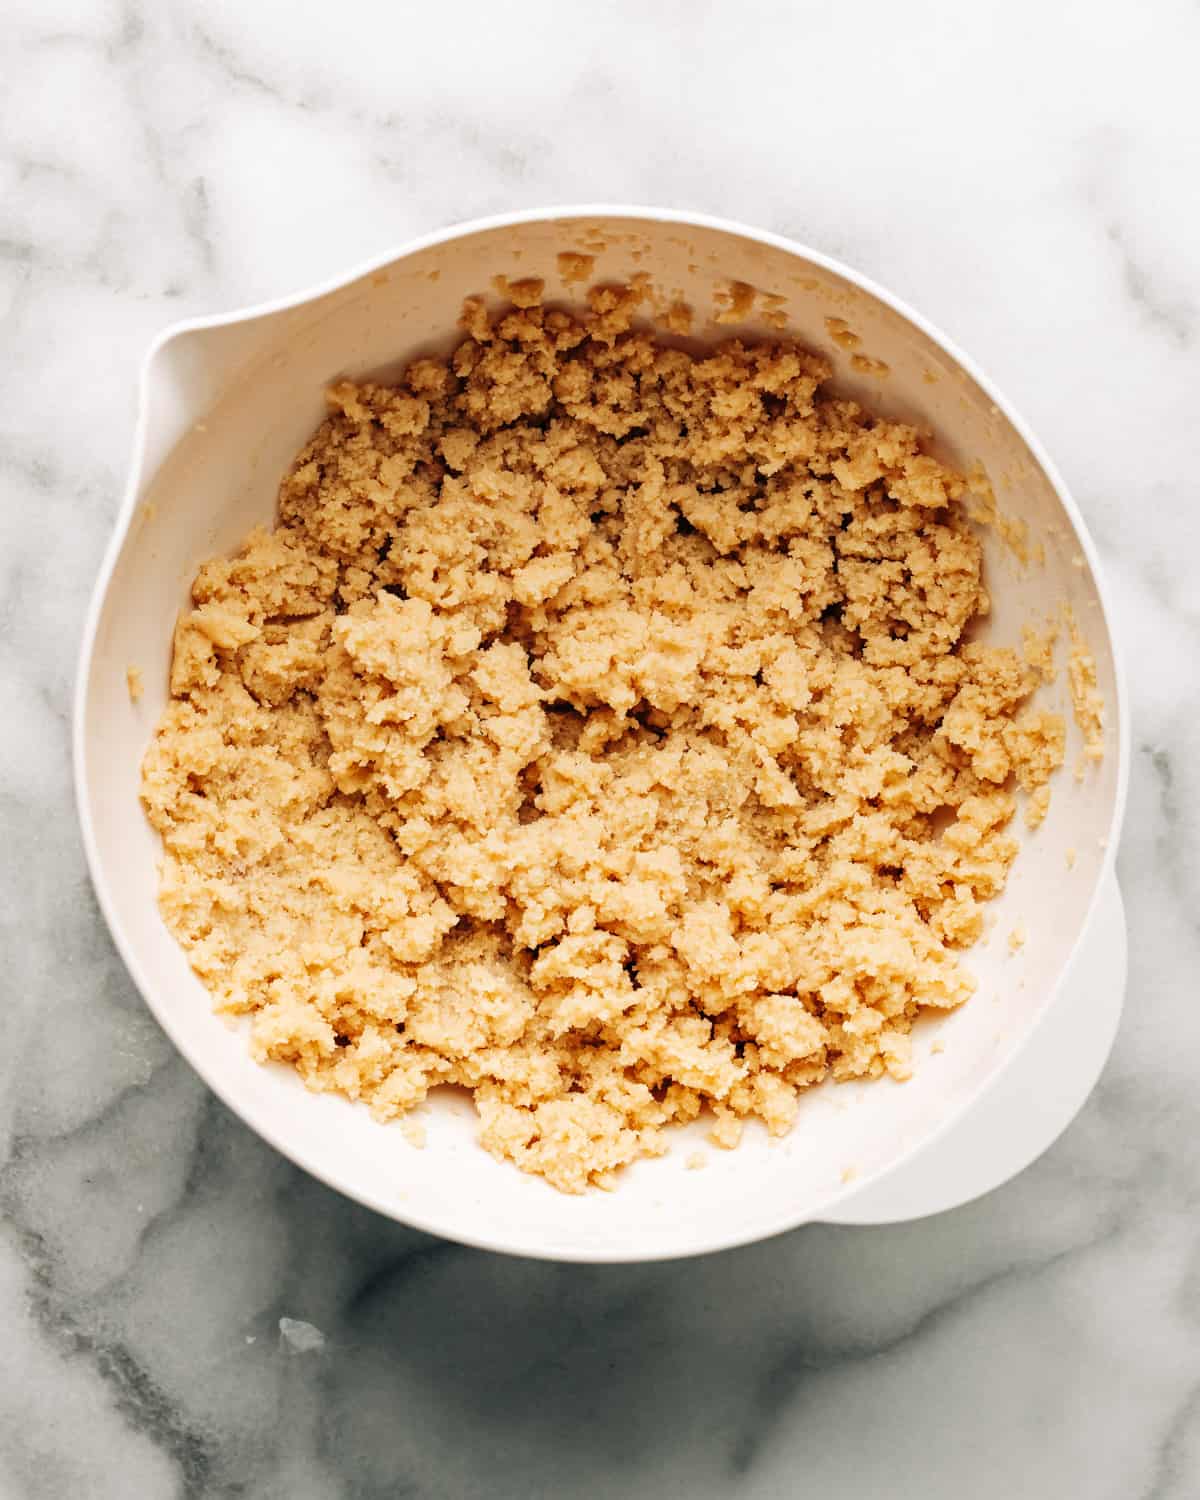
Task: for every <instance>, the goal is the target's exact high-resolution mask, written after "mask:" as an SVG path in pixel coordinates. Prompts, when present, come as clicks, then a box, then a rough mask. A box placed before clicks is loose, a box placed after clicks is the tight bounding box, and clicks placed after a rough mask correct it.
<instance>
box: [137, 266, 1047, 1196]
mask: <svg viewBox="0 0 1200 1500" xmlns="http://www.w3.org/2000/svg"><path fill="white" fill-rule="evenodd" d="M509 292H510V296H511V298H512V300H513V301H515V302H518V303H519V304H521V305H518V306H516V307H510V308H509V310H507V311H504V312H503V313H499V314H495V315H489V314H488V313H487V311H486V310H485V308H484V306H483V305H482V304H481V303H472V304H469V305H468V308H467V310H466V315H465V320H464V323H465V329H466V336H465V337H464V339H463V341H462V342H461V343H460V344H459V346H458V348H457V349H456V350H455V351H454V353H453V355H452V356H451V357H450V358H449V359H447V360H445V361H435V360H428V359H425V360H420V361H418V362H416V363H414V364H412V365H410V366H409V368H408V369H407V371H406V372H405V375H404V377H403V379H402V380H401V381H400V382H399V384H397V385H388V386H384V385H375V384H370V383H365V384H351V383H349V382H346V383H342V384H339V385H337V386H335V387H334V389H333V390H332V391H331V392H330V397H329V406H330V414H329V417H328V419H327V420H326V421H325V422H324V423H323V425H322V426H321V427H320V428H319V430H318V431H317V432H316V434H315V435H314V437H313V438H312V440H311V441H310V442H309V443H308V445H307V446H306V447H305V448H304V450H303V451H302V452H301V453H300V455H299V457H298V458H297V459H296V462H295V464H294V466H293V468H292V470H291V472H290V473H289V474H288V475H287V477H286V478H285V479H284V481H283V485H282V488H281V491H280V499H279V521H278V526H277V529H276V530H275V531H274V532H273V533H270V534H268V533H266V532H264V531H256V532H254V533H253V534H252V535H251V536H250V537H249V538H248V539H247V541H246V543H245V545H244V546H243V548H242V550H241V551H240V552H239V553H238V554H237V556H236V557H233V558H230V559H221V560H217V561H214V562H210V563H207V564H206V565H205V566H204V567H203V568H201V570H200V572H199V574H198V576H197V578H196V580H195V584H194V587H193V591H192V593H193V605H194V607H193V608H192V609H191V611H190V612H189V613H187V614H185V615H184V617H183V618H182V619H181V621H180V624H179V627H178V632H177V635H176V641H175V655H174V665H173V670H172V679H171V701H170V704H169V706H168V709H167V711H166V713H165V715H164V717H163V720H162V722H161V724H160V725H159V728H158V731H157V735H156V738H155V740H154V742H153V744H152V746H151V748H150V750H149V752H148V754H147V757H146V761H145V768H144V782H143V795H144V798H145V803H146V806H147V808H148V810H149V814H150V817H151V819H152V821H153V823H154V825H155V827H156V828H157V829H158V830H159V831H160V832H161V834H162V838H163V843H164V848H165V858H164V864H163V872H162V888H161V904H162V911H163V914H164V917H165V919H166V921H167V923H168V925H169V927H170V929H171V931H172V932H173V933H174V934H175V935H176V936H177V938H178V939H179V941H180V942H181V943H182V944H183V945H184V946H185V948H186V949H187V951H188V953H189V956H190V959H191V962H192V965H193V967H194V968H195V970H196V972H197V973H198V974H199V976H200V978H201V979H202V980H203V982H204V983H205V984H206V985H207V986H208V988H209V989H210V990H211V991H212V992H213V993H214V994H215V996H216V997H217V1000H218V1002H219V1005H220V1006H221V1008H222V1009H225V1010H227V1011H231V1012H248V1013H251V1014H252V1016H253V1045H254V1047H255V1049H256V1052H257V1054H258V1055H259V1056H260V1057H262V1058H276V1059H282V1060H284V1061H286V1062H289V1063H292V1064H294V1065H295V1066H296V1068H297V1069H298V1070H299V1071H300V1073H301V1074H302V1075H303V1077H304V1079H305V1080H306V1081H307V1082H308V1083H309V1084H310V1086H312V1087H314V1088H318V1089H330V1090H337V1091H339V1092H342V1093H345V1094H348V1095H350V1096H351V1097H353V1098H358V1099H364V1100H366V1101H367V1102H368V1103H369V1105H370V1106H371V1108H372V1109H373V1110H374V1111H375V1113H376V1114H377V1115H378V1116H379V1117H381V1118H384V1119H387V1118H391V1117H394V1116H399V1115H402V1114H404V1113H405V1112H406V1111H408V1110H411V1109H412V1108H413V1106H414V1105H416V1104H418V1103H419V1102H420V1101H421V1100H422V1099H424V1097H425V1095H426V1094H427V1092H428V1091H429V1090H430V1089H431V1088H433V1087H435V1086H437V1085H439V1084H457V1085H461V1086H463V1087H465V1088H467V1089H470V1090H471V1091H472V1093H473V1095H474V1100H475V1105H476V1108H477V1109H478V1112H479V1117H480V1121H481V1136H480V1138H481V1140H482V1142H483V1144H484V1145H485V1146H486V1147H487V1148H488V1149H489V1150H490V1151H492V1152H494V1153H495V1154H497V1155H498V1156H502V1157H507V1158H509V1159H511V1160H512V1161H514V1162H515V1163H516V1164H517V1165H518V1166H520V1167H522V1168H523V1169H525V1170H526V1171H530V1172H534V1173H540V1174H542V1175H544V1176H545V1177H547V1178H548V1179H549V1180H550V1181H551V1182H552V1183H553V1184H554V1185H555V1186H557V1187H559V1188H562V1189H565V1190H567V1191H570V1192H577V1191H580V1190H582V1189H584V1188H585V1187H586V1186H587V1185H588V1184H589V1183H600V1184H608V1183H609V1182H610V1181H611V1178H610V1175H609V1174H611V1173H612V1172H613V1170H614V1169H615V1168H617V1167H619V1166H621V1165H622V1164H624V1163H627V1162H630V1161H632V1160H633V1159H634V1158H636V1157H638V1156H641V1155H646V1154H654V1153H658V1152H661V1151H662V1150H663V1149H664V1144H665V1143H664V1136H663V1127H664V1126H667V1125H669V1124H671V1123H672V1122H674V1121H685V1120H690V1119H693V1118H694V1117H695V1116H697V1115H698V1114H699V1112H700V1111H701V1110H702V1109H705V1108H707V1109H708V1110H710V1111H711V1115H712V1135H713V1139H714V1140H715V1141H716V1142H717V1144H720V1145H733V1144H735V1143H736V1141H737V1139H738V1136H739V1133H740V1130H741V1125H742V1121H743V1120H744V1119H745V1118H746V1117H749V1116H757V1117H759V1118H760V1119H761V1120H763V1121H765V1123H766V1125H767V1127H768V1129H769V1130H771V1131H772V1132H773V1133H781V1132H783V1131H786V1130H787V1128H788V1126H789V1125H790V1124H791V1121H792V1118H793V1115H794V1113H795V1110H796V1099H797V1094H798V1092H799V1091H800V1090H801V1089H804V1088H807V1087H808V1086H809V1085H811V1084H813V1083H815V1082H817V1081H818V1080H819V1079H822V1078H825V1077H826V1076H830V1075H831V1076H833V1077H834V1078H838V1079H846V1078H855V1077H862V1076H864V1075H869V1076H878V1075H880V1074H882V1073H883V1072H885V1071H886V1072H888V1073H890V1074H892V1075H893V1076H895V1077H898V1078H903V1077H904V1076H906V1074H907V1072H908V1069H909V1035H908V1034H909V1031H910V1028H911V1026H912V1022H913V1019H914V1017H915V1016H916V1015H917V1014H918V1012H919V1011H921V1010H922V1009H923V1008H925V1007H934V1008H937V1009H948V1008H950V1007H952V1006H956V1005H958V1004H959V1003H960V1002H961V1001H963V1000H964V999H966V997H967V996H968V994H969V993H970V991H971V988H972V982H971V980H970V978H969V977H968V975H967V973H966V972H965V971H964V969H963V967H962V965H961V963H960V959H959V956H958V955H959V952H960V950H962V949H963V948H965V947H967V946H968V945H969V944H971V943H972V942H973V941H974V940H975V938H976V937H977V936H978V935H979V932H980V925H981V903H982V902H984V901H986V900H987V899H988V898H989V897H991V896H993V895H995V894H996V893H997V892H998V891H999V890H1000V889H1001V887H1002V886H1003V884H1004V881H1005V877H1006V874H1007V871H1008V868H1009V865H1010V863H1011V862H1012V859H1013V857H1014V855H1015V853H1016V849H1017V844H1016V841H1015V839H1014V838H1013V837H1012V836H1011V833H1010V832H1009V825H1010V823H1011V821H1012V818H1013V813H1014V807H1015V788H1016V787H1017V786H1023V787H1024V788H1025V789H1026V790H1030V791H1035V792H1036V791H1038V789H1039V788H1043V787H1044V786H1045V784H1046V782H1047V779H1048V778H1049V776H1050V774H1051V772H1052V770H1053V769H1054V768H1055V767H1056V766H1057V765H1058V764H1059V762H1060V761H1061V759H1062V753H1063V725H1062V722H1061V720H1060V719H1058V718H1057V717H1054V716H1051V715H1048V714H1044V713H1038V712H1034V711H1031V710H1030V709H1029V708H1028V707H1027V699H1028V698H1029V696H1030V694H1031V693H1032V691H1033V688H1034V685H1035V682H1036V680H1037V674H1036V673H1035V672H1034V671H1033V670H1031V668H1030V667H1029V666H1028V665H1026V664H1025V663H1024V662H1023V660H1022V659H1021V657H1020V656H1018V654H1017V653H1016V652H1015V651H1011V650H1007V649H997V648H994V647H985V646H982V645H978V644H970V643H968V642H967V632H968V627H969V626H970V624H971V622H972V621H973V620H974V619H975V618H976V617H977V616H979V615H980V614H982V613H983V612H985V611H986V609H987V607H988V604H987V595H986V593H985V591H984V587H983V584H982V582H981V576H980V546H979V543H978V541H977V540H976V538H975V536H974V535H973V534H972V531H971V529H970V527H969V524H968V521H967V517H966V515H965V511H964V508H963V505H962V504H961V503H960V501H961V499H962V496H963V492H964V484H963V481H962V480H961V479H960V478H959V476H957V475H956V474H954V473H952V472H950V471H949V470H947V469H946V468H945V467H943V466H942V465H941V464H939V463H937V462H936V461H935V460H934V459H933V458H931V457H928V456H926V455H924V454H923V453H922V452H921V449H920V446H919V443H918V440H917V434H916V433H915V432H914V431H913V430H912V429H910V428H908V427H904V426H899V425H896V424H894V423H889V422H885V421H881V420H879V419H877V418H875V417H873V416H872V415H871V414H870V413H869V412H867V411H864V410H863V409H862V408H861V407H859V406H857V405H855V404H853V403H851V402H848V401H843V400H838V399H835V398H833V397H832V396H828V395H825V394H823V393H822V389H821V387H822V382H823V381H825V380H826V379H827V377H828V374H829V370H828V368H827V366H826V365H825V364H824V363H823V361H822V360H821V359H819V358H818V357H816V356H814V355H813V354H811V353H808V352H806V351H805V350H804V349H802V348H798V347H796V346H795V345H792V344H787V343H779V344H775V345H771V346H760V347H748V346H746V345H744V344H741V343H737V342H731V343H726V344H723V345H721V346H720V347H718V348H716V349H714V350H712V351H711V352H709V353H706V354H702V355H694V354H690V353H686V352H682V351H680V350H678V349H673V348H665V347H662V346H661V345H660V344H659V343H658V342H657V341H656V340H655V338H654V337H653V335H652V334H651V333H649V332H646V331H641V330H639V329H637V328H635V327H634V326H633V322H632V318H633V313H634V308H635V305H636V302H637V293H636V292H632V293H631V292H630V291H628V290H622V289H619V288H600V289H594V290H593V291H592V292H591V294H590V296H589V301H588V311H587V312H586V313H584V314H582V315H569V314H568V313H566V312H563V311H556V310H547V309H545V308H543V307H542V306H541V305H540V302H539V300H538V295H537V293H538V289H537V287H536V285H533V286H532V288H531V286H530V284H522V285H520V286H518V287H511V288H509ZM518 292H520V293H521V295H518Z"/></svg>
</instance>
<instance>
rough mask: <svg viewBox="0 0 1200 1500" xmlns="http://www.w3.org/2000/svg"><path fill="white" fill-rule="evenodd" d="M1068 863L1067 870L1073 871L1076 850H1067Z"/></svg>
mask: <svg viewBox="0 0 1200 1500" xmlns="http://www.w3.org/2000/svg"><path fill="white" fill-rule="evenodd" d="M1066 861H1067V869H1068V870H1073V869H1074V868H1075V850H1074V849H1068V850H1067V852H1066Z"/></svg>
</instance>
